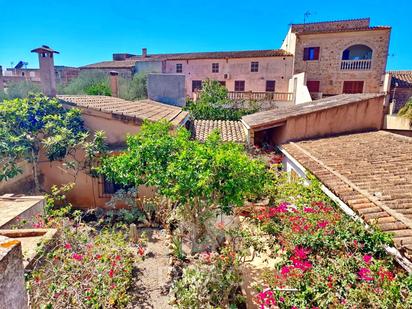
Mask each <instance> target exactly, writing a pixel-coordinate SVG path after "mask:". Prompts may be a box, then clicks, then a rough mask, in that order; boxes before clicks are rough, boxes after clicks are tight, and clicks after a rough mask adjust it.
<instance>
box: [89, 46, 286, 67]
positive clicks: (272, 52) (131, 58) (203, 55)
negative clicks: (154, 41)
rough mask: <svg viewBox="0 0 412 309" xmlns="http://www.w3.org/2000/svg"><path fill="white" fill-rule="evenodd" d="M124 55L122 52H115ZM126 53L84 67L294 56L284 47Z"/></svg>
mask: <svg viewBox="0 0 412 309" xmlns="http://www.w3.org/2000/svg"><path fill="white" fill-rule="evenodd" d="M117 55H122V54H115V56H117ZM124 55H126V56H125V57H127V58H125V60H113V61H103V62H98V63H93V64H89V65H85V66H83V67H82V68H89V69H91V68H96V69H103V68H131V67H134V66H135V64H136V62H137V61H164V60H194V59H226V58H227V59H236V58H261V57H287V56H292V54H290V53H289V52H287V51H285V50H283V49H267V50H247V51H223V52H198V53H174V54H147V55H146V56H142V55H130V54H124Z"/></svg>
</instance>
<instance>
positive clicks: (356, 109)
mask: <svg viewBox="0 0 412 309" xmlns="http://www.w3.org/2000/svg"><path fill="white" fill-rule="evenodd" d="M383 100H384V98H383V97H378V98H374V99H370V100H365V101H360V102H357V103H352V104H347V105H344V106H340V107H335V108H331V109H327V110H323V111H318V112H313V113H310V114H306V115H302V116H297V117H292V118H289V119H287V120H286V123H285V124H283V125H282V126H279V127H276V128H273V129H269V130H264V131H259V132H255V134H254V136H255V142H256V143H261V142H264V140H265V139H266V141H267V142H270V143H271V144H275V145H280V144H283V143H286V142H289V141H294V140H303V139H308V138H318V137H325V136H331V135H335V134H341V133H349V132H359V131H367V130H378V129H381V127H382V117H383Z"/></svg>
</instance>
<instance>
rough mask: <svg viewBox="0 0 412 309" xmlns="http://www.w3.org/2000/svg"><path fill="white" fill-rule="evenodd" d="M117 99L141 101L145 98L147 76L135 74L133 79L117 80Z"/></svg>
mask: <svg viewBox="0 0 412 309" xmlns="http://www.w3.org/2000/svg"><path fill="white" fill-rule="evenodd" d="M119 97H121V98H122V99H125V100H141V99H146V98H147V75H146V74H143V73H139V74H135V75H134V76H133V78H132V79H131V80H130V79H126V78H122V77H120V78H119Z"/></svg>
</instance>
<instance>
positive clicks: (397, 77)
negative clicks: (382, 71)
mask: <svg viewBox="0 0 412 309" xmlns="http://www.w3.org/2000/svg"><path fill="white" fill-rule="evenodd" d="M389 74H390V75H391V76H392V79H391V86H392V87H395V84H396V83H397V84H398V88H412V70H410V71H390V72H389Z"/></svg>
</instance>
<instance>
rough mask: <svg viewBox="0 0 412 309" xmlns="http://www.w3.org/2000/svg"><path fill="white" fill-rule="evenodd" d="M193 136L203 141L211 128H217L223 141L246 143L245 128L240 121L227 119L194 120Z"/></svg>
mask: <svg viewBox="0 0 412 309" xmlns="http://www.w3.org/2000/svg"><path fill="white" fill-rule="evenodd" d="M191 129H192V133H193V137H194V138H196V139H198V140H200V141H205V140H206V139H207V137H208V136H209V134H210V133H211V132H212V131H213V130H216V129H217V130H218V131H219V133H220V136H221V138H222V140H223V141H225V142H236V143H246V134H245V128H244V126H243V124H242V123H241V122H240V121H229V120H194V122H193V125H192V128H191Z"/></svg>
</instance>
